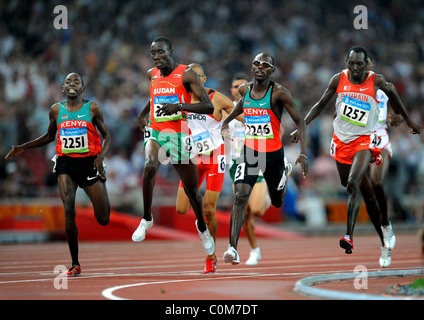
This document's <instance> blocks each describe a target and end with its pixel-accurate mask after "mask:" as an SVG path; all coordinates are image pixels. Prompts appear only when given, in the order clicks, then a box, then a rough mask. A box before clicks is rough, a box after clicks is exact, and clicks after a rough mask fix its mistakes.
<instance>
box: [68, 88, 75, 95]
mask: <svg viewBox="0 0 424 320" xmlns="http://www.w3.org/2000/svg"><path fill="white" fill-rule="evenodd" d="M68 93H71V94H76V93H77V92H76V91H75V89H72V88H71V89H69V90H68Z"/></svg>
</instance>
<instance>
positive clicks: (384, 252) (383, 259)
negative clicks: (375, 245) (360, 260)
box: [379, 246, 392, 268]
mask: <svg viewBox="0 0 424 320" xmlns="http://www.w3.org/2000/svg"><path fill="white" fill-rule="evenodd" d="M379 262H380V267H382V268H387V267H388V266H390V264H391V263H392V250H390V249H389V248H387V247H386V246H384V247H381V256H380V260H379Z"/></svg>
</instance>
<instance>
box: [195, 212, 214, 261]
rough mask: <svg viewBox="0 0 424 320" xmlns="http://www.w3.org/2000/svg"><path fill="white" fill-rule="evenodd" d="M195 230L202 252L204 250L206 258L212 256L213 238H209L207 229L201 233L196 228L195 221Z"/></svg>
mask: <svg viewBox="0 0 424 320" xmlns="http://www.w3.org/2000/svg"><path fill="white" fill-rule="evenodd" d="M196 229H197V232H198V233H199V237H200V240H201V242H202V246H203V250H205V252H206V254H207V255H208V256H210V255H212V254H213V253H214V252H215V242H214V241H213V237H212V236H211V234H210V232H209V229H208V227H206V230H205V231H203V232H201V231H199V228H198V227H197V220H196Z"/></svg>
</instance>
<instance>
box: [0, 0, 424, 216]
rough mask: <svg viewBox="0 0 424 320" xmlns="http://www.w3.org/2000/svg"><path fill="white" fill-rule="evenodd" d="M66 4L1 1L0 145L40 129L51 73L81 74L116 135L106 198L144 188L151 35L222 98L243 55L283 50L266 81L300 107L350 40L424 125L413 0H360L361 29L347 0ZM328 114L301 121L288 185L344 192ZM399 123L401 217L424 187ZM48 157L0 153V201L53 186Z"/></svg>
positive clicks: (410, 139)
mask: <svg viewBox="0 0 424 320" xmlns="http://www.w3.org/2000/svg"><path fill="white" fill-rule="evenodd" d="M62 2H63V1H62ZM62 2H61V1H53V0H50V1H41V0H38V1H31V2H30V3H27V2H25V1H2V2H0V19H1V20H2V21H7V23H2V24H1V25H0V150H1V151H0V153H1V154H3V155H5V154H6V153H7V151H8V150H9V149H10V148H11V146H12V145H15V144H18V143H22V142H23V141H27V140H31V139H33V138H35V137H38V136H40V135H41V134H42V133H44V132H45V131H46V128H47V126H48V119H47V118H46V117H45V115H46V114H47V113H48V110H49V108H50V107H51V105H52V104H53V103H54V102H56V101H59V100H61V99H64V97H63V96H61V95H60V90H59V89H58V86H59V83H60V81H59V80H60V79H63V78H64V77H65V76H66V74H68V73H69V72H71V71H75V72H78V73H79V74H81V76H82V77H83V79H84V82H85V83H86V84H87V88H88V89H87V91H86V92H85V98H88V99H93V100H95V101H98V103H99V104H100V105H102V109H103V112H104V118H105V122H106V124H107V126H108V128H109V130H110V133H111V136H112V144H111V151H110V152H109V155H108V157H107V158H106V160H105V162H106V164H107V175H108V182H107V183H108V191H109V193H110V197H111V205H112V207H114V203H116V202H114V200H113V199H114V195H118V197H117V198H116V199H120V200H122V199H123V197H122V194H123V191H124V190H125V191H128V190H132V189H137V188H139V186H140V177H141V171H142V169H143V164H144V158H143V149H142V145H143V144H142V134H141V132H140V130H139V128H138V124H137V114H138V113H139V111H140V110H141V108H142V107H143V106H144V105H145V103H146V101H147V100H148V99H149V79H147V77H146V76H145V74H146V70H148V69H149V68H151V67H152V62H151V59H150V57H149V55H148V52H149V46H150V43H151V40H152V39H153V38H154V37H156V36H158V35H166V36H167V37H169V38H170V39H172V42H173V43H175V44H176V47H177V48H178V50H175V52H174V57H175V59H176V60H178V61H181V63H186V64H189V63H193V62H195V63H200V64H202V65H204V66H206V69H207V70H205V71H206V73H207V74H208V82H207V83H206V84H205V85H206V86H208V87H211V88H214V89H216V90H219V91H220V92H223V93H226V94H227V95H228V96H230V86H231V79H232V77H233V76H234V74H236V73H237V72H240V71H242V72H245V73H248V74H249V71H250V68H251V57H252V56H254V55H255V54H256V53H257V52H270V53H271V54H273V55H274V56H276V57H279V58H278V59H277V61H275V65H276V72H275V73H274V75H273V80H274V81H277V82H280V83H282V84H284V86H286V87H287V88H288V89H289V90H290V91H291V93H292V94H293V97H294V98H295V101H296V103H297V104H298V106H299V107H300V108H301V110H302V113H303V114H306V112H307V110H309V108H310V107H311V106H312V104H313V103H314V102H315V101H317V100H318V99H319V97H320V95H321V93H322V91H323V89H324V88H325V87H326V85H327V84H328V82H329V80H330V78H331V75H332V74H334V73H335V72H338V71H340V68H341V67H343V66H344V63H345V62H344V61H343V60H341V57H344V53H345V52H346V50H347V49H348V48H350V47H351V46H352V45H355V44H360V45H362V46H364V47H365V48H366V49H367V50H368V51H369V52H370V53H372V55H373V56H374V58H375V59H376V60H377V61H378V65H377V68H376V70H375V71H376V72H377V73H382V74H384V75H385V77H386V79H387V80H388V81H390V82H392V83H394V85H395V86H396V89H397V91H398V93H399V95H400V97H401V99H402V101H403V102H404V103H405V106H406V108H407V109H408V112H409V114H410V116H411V119H412V120H413V121H414V122H416V123H418V124H420V125H421V126H423V115H424V114H423V104H424V30H423V29H424V6H423V5H422V4H420V2H419V1H403V2H399V1H374V2H373V4H367V9H368V29H361V30H357V29H355V28H354V26H353V20H354V18H355V14H354V13H353V8H354V6H355V4H349V5H347V4H346V3H345V2H340V1H336V0H325V1H307V0H299V1H286V2H281V1H273V0H255V1H231V2H229V1H225V0H217V1H208V2H205V3H202V5H197V2H196V1H194V0H186V1H165V0H164V1H136V0H132V1H119V2H118V1H106V2H105V1H100V0H90V1H87V0H78V1H73V2H72V3H71V4H66V3H62ZM56 5H65V6H66V8H67V11H68V29H56V28H55V27H54V25H53V20H54V18H55V14H54V13H53V9H54V7H55V6H56ZM328 110H333V109H332V108H328ZM333 111H334V110H333ZM283 119H284V115H283ZM332 120H333V114H332V113H331V111H328V112H327V113H326V114H323V115H321V117H320V119H317V121H315V122H314V123H313V124H311V126H310V127H309V128H308V132H309V134H310V145H309V152H308V156H309V159H310V173H309V176H308V179H300V177H301V170H300V168H297V167H295V168H294V170H293V173H292V178H293V179H294V181H295V183H296V185H297V186H298V188H296V190H295V191H297V192H299V193H302V194H303V195H317V196H319V197H323V198H325V197H330V196H331V197H334V196H337V194H340V195H341V196H344V195H345V193H344V190H343V188H342V187H341V185H340V181H339V178H338V176H337V173H336V171H335V170H334V161H333V160H332V158H331V157H330V155H329V143H328V141H330V140H331V139H330V137H331V134H332V125H331V123H332ZM283 121H284V120H283ZM286 121H287V122H284V123H283V124H284V128H286V130H289V132H291V131H293V129H294V128H293V124H292V123H291V122H290V118H289V117H287V115H286ZM403 125H404V124H403ZM407 132H408V131H407V130H401V129H396V128H394V129H390V139H391V142H392V146H393V151H394V155H393V158H392V159H391V162H390V168H389V174H388V176H387V184H388V190H387V191H388V192H389V194H390V197H391V199H392V205H393V206H394V208H395V212H396V214H397V215H398V217H397V218H399V219H412V218H413V217H414V215H416V214H417V213H416V212H411V210H408V208H407V207H405V208H404V207H403V204H404V203H405V202H406V200H405V199H415V198H416V197H415V196H417V195H421V197H422V195H423V194H424V190H423V188H424V183H423V182H424V162H423V161H422V160H421V159H422V158H423V156H424V144H423V143H422V138H421V137H419V136H414V135H409V134H408V133H407ZM285 136H286V137H289V135H285ZM283 142H284V144H285V152H286V156H287V158H288V160H289V162H292V163H293V162H294V160H295V155H296V154H297V153H298V150H297V148H298V146H296V145H292V144H291V143H290V141H289V138H287V141H283ZM53 155H54V146H53V145H52V146H51V147H50V148H46V149H44V150H39V151H34V152H32V153H30V152H28V156H26V157H20V158H17V159H16V160H15V161H14V162H6V161H5V160H4V156H3V157H0V200H1V199H8V198H12V197H39V196H43V197H44V196H49V195H51V196H57V194H56V193H55V192H57V188H56V187H55V186H54V183H55V182H54V181H55V179H54V177H53V179H52V174H51V168H50V167H48V166H46V165H43V163H46V161H45V160H46V158H47V159H50V158H52V157H53ZM52 165H53V163H52ZM36 168H37V169H36ZM169 168H170V166H162V168H161V171H160V175H161V176H162V177H163V179H164V180H168V181H169V180H172V181H173V182H172V183H171V184H174V185H175V184H176V183H177V182H178V177H177V176H176V175H175V174H174V173H173V171H172V170H169ZM393 181H396V183H393ZM158 183H159V184H160V179H159V182H158ZM52 184H53V186H52ZM227 185H228V186H226V187H225V188H224V190H223V192H224V193H225V192H227V193H229V194H231V193H232V189H231V182H230V181H229V182H228V183H227ZM50 187H52V188H50ZM137 194H138V195H140V191H139V190H137ZM125 196H126V197H131V192H126V193H125ZM418 198H419V197H418ZM136 199H137V198H136ZM411 201H412V200H410V201H409V203H410V204H411V206H412V207H413V203H412V202H411ZM128 203H134V204H136V205H140V203H139V201H137V200H136V201H131V199H128Z"/></svg>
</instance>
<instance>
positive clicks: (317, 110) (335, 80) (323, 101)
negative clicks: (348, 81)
mask: <svg viewBox="0 0 424 320" xmlns="http://www.w3.org/2000/svg"><path fill="white" fill-rule="evenodd" d="M339 82H340V73H338V74H336V75H334V76H333V77H332V78H331V80H330V82H329V84H328V87H327V89H325V91H324V93H323V95H322V96H321V98H320V99H319V100H318V102H317V103H315V104H314V105H313V107H312V108H311V109H310V110H309V112H308V114H307V115H306V117H305V124H306V125H308V124H309V123H310V122H311V121H312V120H314V119H315V118H316V117H318V116H319V115H320V114H321V112H322V111H323V110H324V109H325V107H326V106H327V105H328V103H329V102H330V99H331V98H332V97H333V95H334V94H335V93H336V90H337V86H338V85H339ZM290 135H291V136H292V142H294V143H297V142H298V140H299V134H298V130H295V131H293V132H292V133H291V134H290Z"/></svg>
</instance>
